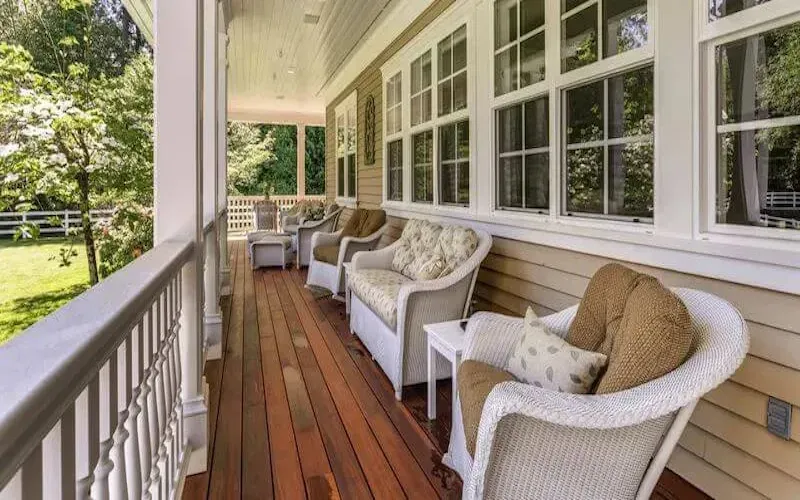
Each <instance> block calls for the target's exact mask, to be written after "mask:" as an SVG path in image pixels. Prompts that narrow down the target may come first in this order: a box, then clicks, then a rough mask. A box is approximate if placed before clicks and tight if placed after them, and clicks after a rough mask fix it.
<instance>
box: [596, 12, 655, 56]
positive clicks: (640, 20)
mask: <svg viewBox="0 0 800 500" xmlns="http://www.w3.org/2000/svg"><path fill="white" fill-rule="evenodd" d="M603 19H604V27H603V29H604V30H605V43H604V45H603V57H609V56H613V55H614V54H621V53H622V52H625V51H628V50H631V49H635V48H637V47H642V46H644V45H645V44H646V43H647V34H648V26H647V0H615V1H613V2H603Z"/></svg>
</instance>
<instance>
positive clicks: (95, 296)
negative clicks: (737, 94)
mask: <svg viewBox="0 0 800 500" xmlns="http://www.w3.org/2000/svg"><path fill="white" fill-rule="evenodd" d="M193 252H194V243H193V242H189V241H187V242H165V243H161V244H159V245H157V246H156V247H155V248H153V249H152V250H150V251H149V252H147V253H145V254H144V255H142V256H141V257H140V258H138V259H136V260H135V261H134V262H132V263H131V264H129V265H128V266H126V267H125V268H123V269H122V270H120V271H118V272H117V273H115V274H113V275H111V276H110V277H109V278H107V279H105V280H103V281H102V282H100V283H99V284H98V285H96V286H94V287H92V288H90V289H89V290H87V291H86V292H84V293H82V294H81V295H80V296H78V297H77V298H76V299H74V300H73V301H71V302H69V303H67V304H66V305H65V306H63V307H62V308H60V309H58V310H57V311H55V312H54V313H52V314H50V315H49V316H47V317H46V318H44V319H42V320H41V321H39V322H38V323H36V324H34V325H33V326H31V327H30V328H28V329H27V330H26V331H25V332H24V333H23V334H21V335H19V336H17V337H16V338H14V339H12V340H10V341H9V342H7V343H6V344H5V345H3V346H0V367H2V377H0V394H2V397H1V398H0V489H2V487H3V485H5V484H6V483H7V482H8V481H9V480H10V479H11V478H12V477H13V475H14V474H15V473H16V471H17V469H18V468H19V467H20V466H21V465H22V463H23V461H24V460H25V458H26V457H27V456H28V454H29V453H30V452H31V451H32V450H33V449H34V447H35V446H37V445H38V444H39V443H40V442H41V441H42V439H44V437H45V436H46V435H47V433H48V432H49V431H50V429H51V428H52V427H53V426H54V425H55V423H56V422H57V421H58V419H59V418H60V417H61V415H62V414H63V413H64V411H65V410H66V409H67V408H68V407H69V405H70V404H72V403H73V401H75V399H76V398H77V397H78V395H79V394H80V392H81V391H82V390H83V388H84V387H85V386H86V384H87V383H89V381H91V378H92V377H93V376H95V374H96V373H97V372H98V371H99V370H100V368H101V367H102V365H103V364H104V363H105V362H106V360H108V358H109V357H110V356H111V355H112V353H113V352H114V351H115V349H117V347H118V346H119V345H120V344H121V343H122V342H123V340H124V339H125V337H126V336H127V334H128V332H129V331H130V329H132V328H133V327H134V326H135V325H136V324H137V322H138V321H139V320H140V318H141V316H142V312H143V311H144V310H146V309H147V308H148V307H150V306H151V304H152V303H153V301H154V300H155V298H156V297H157V296H158V294H159V293H160V291H161V290H162V289H163V288H164V287H165V286H166V284H167V283H168V282H169V280H170V278H171V277H172V276H174V275H175V273H176V272H178V271H179V270H180V269H181V267H182V266H183V264H184V263H186V262H187V261H188V260H189V258H190V257H191V256H192V255H193Z"/></svg>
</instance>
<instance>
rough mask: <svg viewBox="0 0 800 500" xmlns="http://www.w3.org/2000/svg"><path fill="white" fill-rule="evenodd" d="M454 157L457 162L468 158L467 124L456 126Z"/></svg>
mask: <svg viewBox="0 0 800 500" xmlns="http://www.w3.org/2000/svg"><path fill="white" fill-rule="evenodd" d="M456 155H457V157H458V159H459V160H463V159H468V158H469V122H468V121H463V122H460V123H457V124H456Z"/></svg>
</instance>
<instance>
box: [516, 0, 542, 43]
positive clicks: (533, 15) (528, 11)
mask: <svg viewBox="0 0 800 500" xmlns="http://www.w3.org/2000/svg"><path fill="white" fill-rule="evenodd" d="M543 24H544V0H522V1H521V2H520V18H519V31H520V35H524V34H526V33H529V32H531V31H533V30H535V29H536V28H538V27H539V26H541V25H543Z"/></svg>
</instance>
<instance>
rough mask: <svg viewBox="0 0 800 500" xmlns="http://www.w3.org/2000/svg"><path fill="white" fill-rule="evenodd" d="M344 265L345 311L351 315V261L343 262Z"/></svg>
mask: <svg viewBox="0 0 800 500" xmlns="http://www.w3.org/2000/svg"><path fill="white" fill-rule="evenodd" d="M342 266H344V306H345V312H346V313H347V315H348V316H350V266H351V263H350V262H345V263H343V264H342Z"/></svg>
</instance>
